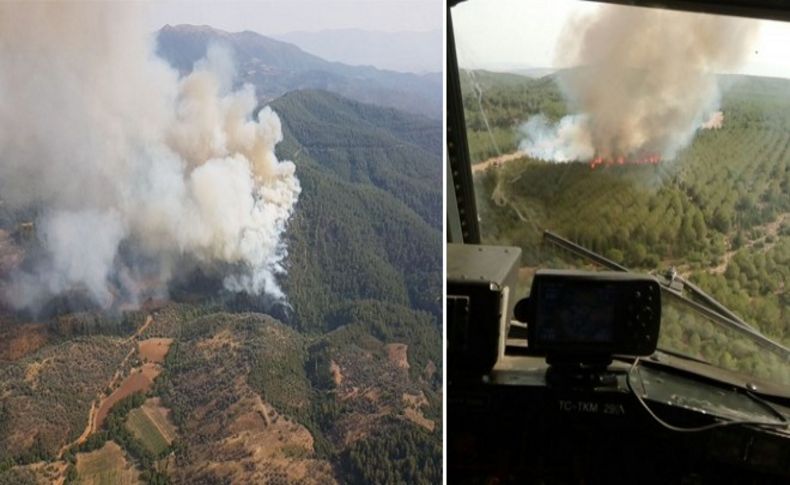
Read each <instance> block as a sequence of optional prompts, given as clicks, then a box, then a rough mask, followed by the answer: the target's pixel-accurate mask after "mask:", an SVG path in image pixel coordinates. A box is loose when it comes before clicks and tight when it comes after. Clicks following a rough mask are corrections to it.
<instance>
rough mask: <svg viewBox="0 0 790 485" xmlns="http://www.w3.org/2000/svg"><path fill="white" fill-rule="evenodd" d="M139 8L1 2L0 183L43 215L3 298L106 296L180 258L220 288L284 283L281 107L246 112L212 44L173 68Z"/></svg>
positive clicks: (163, 272)
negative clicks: (179, 69)
mask: <svg viewBox="0 0 790 485" xmlns="http://www.w3.org/2000/svg"><path fill="white" fill-rule="evenodd" d="M142 13H143V12H142V11H140V10H139V9H138V6H129V5H118V4H113V5H109V4H97V3H91V4H81V3H80V4H77V3H71V2H64V3H59V4H38V3H31V4H2V5H0V127H1V128H0V198H1V199H2V200H3V202H4V203H6V204H7V206H9V207H11V208H12V209H23V208H34V209H36V210H37V211H38V212H39V213H40V214H42V215H41V216H40V217H38V218H37V220H36V221H35V224H36V229H37V230H36V232H37V237H38V238H39V241H40V244H41V246H42V247H43V248H44V249H45V252H46V257H45V258H41V260H40V261H37V262H36V264H35V265H34V266H33V267H32V268H28V269H27V270H25V271H24V272H21V271H20V272H18V273H17V274H16V275H15V278H14V280H13V282H12V284H11V286H10V288H8V289H7V295H6V300H7V301H8V303H10V304H12V305H14V306H17V307H21V306H28V305H35V304H37V303H41V302H42V301H43V300H45V299H46V298H49V297H51V296H53V295H56V294H59V293H61V292H63V291H66V290H70V289H75V288H76V289H82V290H87V291H88V292H89V294H90V295H91V296H92V297H93V299H94V300H95V301H96V302H97V303H99V304H102V305H105V306H106V305H108V304H110V303H111V302H112V300H113V295H114V294H115V293H118V292H123V293H128V296H129V297H130V298H134V297H135V296H137V295H136V294H135V293H136V292H138V291H139V287H140V286H141V285H142V280H143V279H147V280H150V279H154V280H159V281H160V282H161V283H166V282H167V280H168V279H169V278H170V277H171V276H172V273H173V272H177V268H178V266H179V264H180V263H181V262H183V261H184V260H185V259H187V260H191V261H193V262H195V264H198V265H199V266H200V267H201V268H203V269H204V270H205V271H207V272H213V273H214V274H216V275H217V276H221V277H223V279H224V283H225V287H226V288H228V289H229V290H232V291H244V292H248V293H251V294H261V293H267V294H269V295H271V296H273V297H275V298H282V297H283V294H282V291H281V289H280V287H279V285H278V284H277V279H276V277H277V275H278V274H281V273H283V272H284V267H283V261H284V258H285V257H286V248H285V245H284V243H283V240H282V235H283V233H284V231H285V228H286V224H287V222H288V220H289V218H290V216H291V214H292V212H293V210H294V206H295V204H296V201H297V198H298V195H299V192H300V186H299V181H298V179H297V178H296V176H295V167H294V164H293V163H291V162H289V161H278V160H277V158H276V156H275V152H274V147H275V145H276V144H277V143H278V142H280V141H281V140H282V130H281V126H280V120H279V118H278V117H277V115H276V114H275V113H274V112H273V111H272V110H271V109H269V108H268V107H266V108H264V109H263V110H261V111H260V113H258V116H257V120H256V119H254V116H253V114H254V110H255V108H256V106H257V100H256V97H255V92H254V89H253V88H252V87H251V86H243V87H241V88H240V89H238V90H235V91H234V90H233V87H232V86H233V82H232V80H233V78H234V72H233V61H232V59H231V58H230V56H229V55H228V52H227V51H223V50H222V49H221V48H218V47H213V48H210V49H209V51H208V53H207V56H206V59H204V60H203V61H201V62H199V63H197V64H196V66H195V69H194V71H193V72H192V73H191V74H189V75H188V76H186V77H184V78H182V79H179V77H178V74H177V73H176V71H175V70H173V69H171V68H170V67H169V66H168V65H166V64H165V63H164V62H163V61H161V60H160V59H158V58H157V57H156V56H155V54H154V50H155V39H154V37H153V36H152V35H151V34H150V33H148V32H147V31H146V26H145V23H144V22H142V16H141V14H142ZM124 247H131V248H133V251H132V250H130V251H127V252H128V253H130V254H134V255H136V256H135V258H136V259H137V260H139V261H141V262H140V264H139V265H136V263H135V261H134V260H133V261H129V260H128V259H129V258H124V256H123V254H121V252H122V251H121V249H122V248H124ZM135 258H132V259H135ZM143 261H144V262H145V263H144V264H143V263H142V262H143Z"/></svg>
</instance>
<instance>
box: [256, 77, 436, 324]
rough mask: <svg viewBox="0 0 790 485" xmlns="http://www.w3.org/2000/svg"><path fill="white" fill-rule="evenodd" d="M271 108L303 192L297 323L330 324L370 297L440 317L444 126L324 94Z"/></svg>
mask: <svg viewBox="0 0 790 485" xmlns="http://www.w3.org/2000/svg"><path fill="white" fill-rule="evenodd" d="M271 106H272V108H273V109H274V110H275V111H277V113H278V114H279V116H280V118H281V120H282V124H283V132H284V133H283V134H284V138H285V139H284V141H283V142H282V143H281V144H280V145H278V147H277V149H278V155H279V156H280V157H281V158H285V159H291V160H293V161H294V162H295V163H296V166H297V175H298V177H299V180H300V182H301V184H302V189H303V191H302V195H301V196H300V200H299V204H298V206H297V211H296V214H295V215H294V218H293V220H292V221H291V223H290V225H289V230H288V237H289V241H288V248H289V270H288V276H287V278H286V281H285V282H284V289H285V290H286V292H287V294H288V297H289V302H290V303H291V304H292V305H293V308H294V314H295V320H296V323H297V324H298V325H299V326H300V327H301V328H303V329H307V330H311V329H312V330H321V329H322V330H328V329H332V328H335V327H336V326H337V325H339V324H340V323H341V322H340V321H335V320H336V319H334V318H332V314H333V312H335V311H336V310H337V309H338V308H340V307H342V306H343V305H345V304H347V303H348V302H354V301H361V300H366V299H372V300H378V301H383V302H391V303H395V304H398V305H402V306H405V307H410V308H414V309H418V310H424V311H428V312H430V313H431V314H433V315H434V316H435V318H436V320H435V321H436V322H437V323H438V322H441V306H440V301H441V288H442V286H441V268H442V238H441V227H442V226H441V224H442V183H441V182H442V171H441V167H442V163H441V160H442V159H441V129H442V127H441V123H440V122H438V121H434V120H431V119H428V118H424V117H420V116H415V115H409V114H406V113H402V112H399V111H397V110H393V109H386V108H379V107H376V106H371V105H366V104H363V103H359V102H355V101H351V100H348V99H344V98H342V97H340V96H337V95H335V94H332V93H327V92H323V91H295V92H291V93H288V94H286V95H284V96H283V97H281V98H279V99H277V100H275V101H274V102H273V103H271ZM350 275H353V277H349V276H350Z"/></svg>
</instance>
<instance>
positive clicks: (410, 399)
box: [403, 391, 436, 431]
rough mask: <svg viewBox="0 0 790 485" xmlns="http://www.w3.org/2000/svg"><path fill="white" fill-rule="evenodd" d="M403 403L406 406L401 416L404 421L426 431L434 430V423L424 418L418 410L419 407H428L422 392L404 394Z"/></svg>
mask: <svg viewBox="0 0 790 485" xmlns="http://www.w3.org/2000/svg"><path fill="white" fill-rule="evenodd" d="M403 403H404V404H405V405H406V408H405V409H404V410H403V415H404V416H405V417H406V419H408V420H409V421H411V422H413V423H414V424H416V425H418V426H422V427H423V428H425V429H427V430H428V431H433V430H434V428H436V423H434V422H433V421H432V420H430V419H428V418H426V417H425V416H424V415H423V414H422V411H421V410H420V408H421V407H423V406H427V405H428V399H427V398H426V397H425V394H424V393H423V392H422V391H420V393H419V394H409V393H407V392H404V393H403Z"/></svg>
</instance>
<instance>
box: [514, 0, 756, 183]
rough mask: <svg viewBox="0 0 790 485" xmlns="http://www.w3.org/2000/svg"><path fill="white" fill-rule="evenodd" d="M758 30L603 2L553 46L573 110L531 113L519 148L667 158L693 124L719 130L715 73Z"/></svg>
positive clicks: (534, 152)
mask: <svg viewBox="0 0 790 485" xmlns="http://www.w3.org/2000/svg"><path fill="white" fill-rule="evenodd" d="M755 35H756V27H755V24H754V23H749V22H747V21H744V20H743V19H737V18H727V17H716V16H710V15H702V14H694V15H689V14H681V13H678V12H673V11H669V10H651V9H643V8H622V7H613V6H602V7H600V8H599V9H598V10H597V11H596V12H595V13H594V14H592V15H590V16H584V17H579V18H574V19H572V20H571V21H570V22H569V23H568V25H566V27H565V31H564V33H563V35H562V37H561V39H560V42H559V44H558V46H557V54H556V56H557V64H558V65H561V66H577V67H571V68H568V69H565V70H562V71H560V72H559V73H558V74H557V75H556V80H557V83H558V84H559V86H560V88H561V90H562V92H563V94H564V97H565V100H566V103H567V107H568V109H569V110H570V111H571V112H572V113H575V114H570V115H567V116H565V117H562V118H561V119H559V120H558V121H556V122H554V123H551V122H549V121H548V120H547V118H545V117H544V116H542V115H537V116H533V117H531V118H530V119H528V121H527V122H526V123H525V124H524V125H523V126H522V127H521V133H522V141H521V143H520V145H519V150H521V151H523V152H525V153H527V154H529V155H530V156H532V157H535V158H540V159H543V160H550V161H556V162H567V161H577V160H578V161H583V160H592V162H591V166H592V167H593V168H595V167H597V166H601V165H621V164H627V163H639V164H656V163H658V161H659V160H672V159H673V158H674V157H675V155H676V154H677V153H678V152H679V151H680V150H681V149H683V148H684V147H686V146H687V145H688V144H689V143H691V141H692V139H693V138H694V135H695V133H696V131H697V130H698V129H701V128H707V129H711V128H719V127H720V126H721V124H722V122H723V116H724V115H723V113H722V112H721V111H719V100H720V96H721V93H720V88H719V85H718V82H717V73H719V72H724V71H729V70H732V69H734V68H735V67H737V66H738V64H740V63H741V62H742V60H743V59H744V57H745V55H746V50H747V49H746V46H748V45H749V44H750V42H749V41H750V39H752V38H753V37H754V36H755Z"/></svg>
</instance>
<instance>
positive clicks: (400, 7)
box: [145, 0, 444, 35]
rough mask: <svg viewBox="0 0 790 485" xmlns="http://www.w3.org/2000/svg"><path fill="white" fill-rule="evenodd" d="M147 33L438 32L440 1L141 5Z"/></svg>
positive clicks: (170, 0) (223, 0)
mask: <svg viewBox="0 0 790 485" xmlns="http://www.w3.org/2000/svg"><path fill="white" fill-rule="evenodd" d="M145 4H146V6H147V8H148V10H149V12H148V18H149V22H150V26H151V30H157V29H159V28H160V27H162V26H163V25H165V24H171V25H172V24H198V25H202V24H207V25H211V26H212V27H216V28H219V29H222V30H227V31H232V32H235V31H241V30H252V31H255V32H258V33H261V34H264V35H275V34H283V33H286V32H293V31H298V30H307V31H316V30H325V29H346V28H357V29H364V30H378V31H385V32H395V31H403V30H412V31H425V30H435V29H442V28H443V26H444V22H443V20H442V19H443V17H442V15H443V11H444V2H443V1H442V0H394V1H393V0H337V1H334V0H323V1H321V0H279V1H254V0H247V1H239V0H213V1H207V0H198V1H185V0H165V1H157V2H147V3H145Z"/></svg>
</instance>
